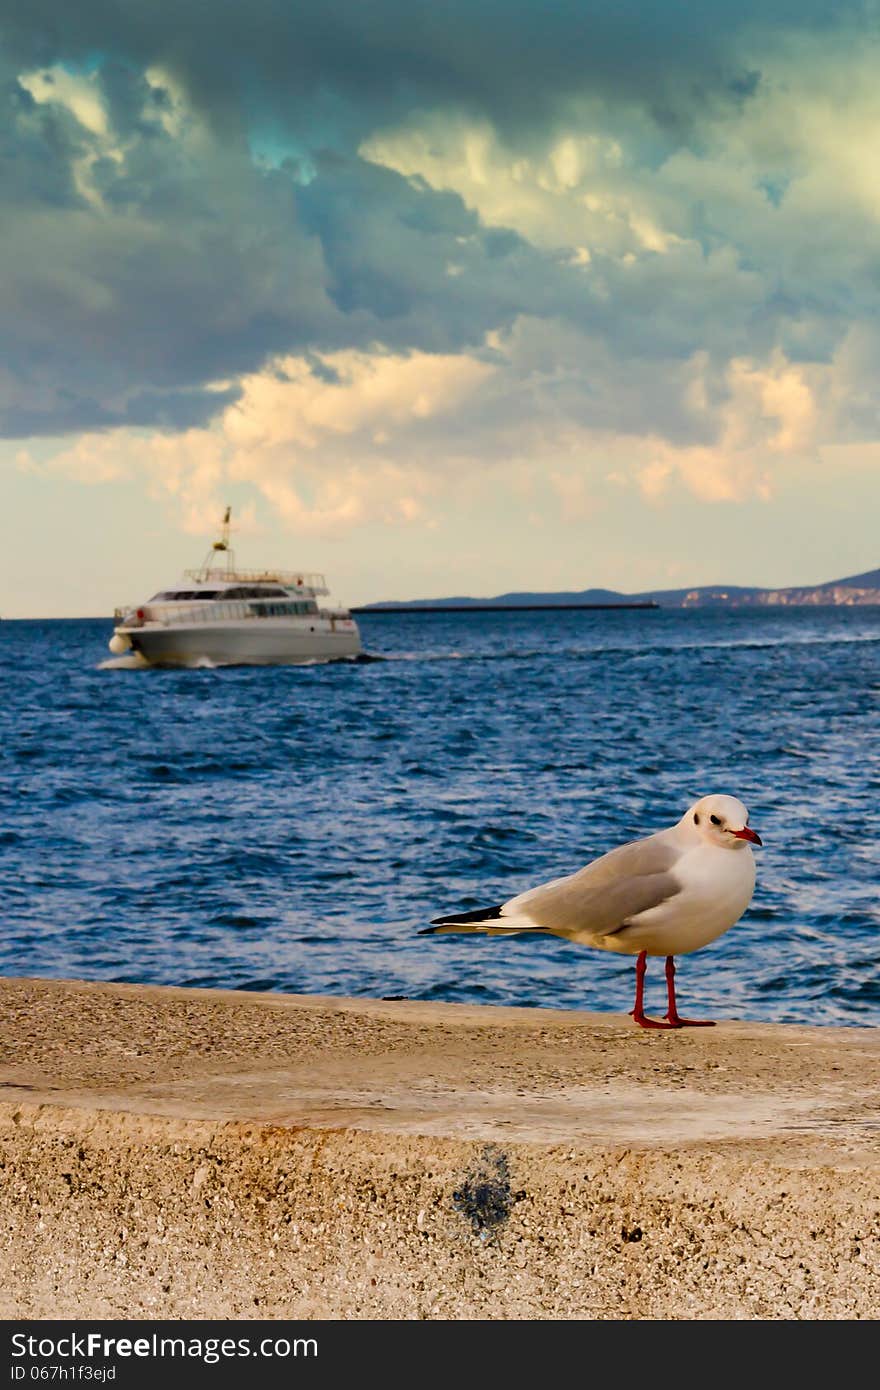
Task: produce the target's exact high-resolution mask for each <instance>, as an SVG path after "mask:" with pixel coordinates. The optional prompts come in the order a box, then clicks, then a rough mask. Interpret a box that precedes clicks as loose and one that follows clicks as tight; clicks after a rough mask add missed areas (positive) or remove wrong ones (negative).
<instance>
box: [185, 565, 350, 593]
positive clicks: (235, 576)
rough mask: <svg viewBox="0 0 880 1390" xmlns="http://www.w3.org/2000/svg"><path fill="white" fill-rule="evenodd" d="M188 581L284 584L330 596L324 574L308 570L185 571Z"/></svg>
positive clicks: (203, 569)
mask: <svg viewBox="0 0 880 1390" xmlns="http://www.w3.org/2000/svg"><path fill="white" fill-rule="evenodd" d="M184 574H185V575H186V577H187V579H194V580H195V581H196V583H197V584H217V583H222V584H230V583H234V584H283V585H284V587H285V588H286V589H311V590H312V592H313V593H316V594H329V592H330V590H329V589H328V588H327V580H326V578H325V577H324V575H323V574H317V573H315V572H314V571H313V572H312V573H309V572H308V571H307V570H240V569H220V568H218V569H209V568H208V567H203V568H202V569H197V570H184Z"/></svg>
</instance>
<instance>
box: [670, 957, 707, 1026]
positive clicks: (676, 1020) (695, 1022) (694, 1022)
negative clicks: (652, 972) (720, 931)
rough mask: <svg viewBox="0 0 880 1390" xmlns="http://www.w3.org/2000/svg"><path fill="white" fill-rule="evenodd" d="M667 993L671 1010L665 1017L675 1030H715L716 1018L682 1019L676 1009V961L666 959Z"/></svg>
mask: <svg viewBox="0 0 880 1390" xmlns="http://www.w3.org/2000/svg"><path fill="white" fill-rule="evenodd" d="M666 991H667V993H668V995H669V1008H668V1009H667V1011H666V1014H665V1017H666V1018H668V1019H669V1022H670V1023H671V1024H672V1025H673V1027H675V1028H714V1027H715V1020H714V1018H680V1017H679V1013H678V1009H677V1008H676V1007H675V961H674V960H673V958H672V956H667V957H666Z"/></svg>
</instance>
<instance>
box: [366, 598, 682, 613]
mask: <svg viewBox="0 0 880 1390" xmlns="http://www.w3.org/2000/svg"><path fill="white" fill-rule="evenodd" d="M659 607H660V604H659V603H654V602H652V601H648V602H645V603H630V602H629V600H625V601H623V602H620V603H549V602H548V603H503V602H501V601H500V600H495V599H488V600H486V602H484V603H481V602H479V600H476V599H475V600H474V601H473V602H472V603H463V602H461V601H459V602H456V601H455V600H454V599H453V600H450V602H448V603H442V602H441V603H430V602H427V601H426V602H424V603H422V602H416V603H411V604H408V603H377V604H367V605H366V607H364V608H352V609H351V610H350V612H352V613H569V612H571V610H572V609H574V610H575V611H576V612H578V613H583V612H590V613H595V612H596V611H597V610H600V611H605V610H607V609H609V608H625V609H627V610H630V609H633V608H641V609H645V608H659Z"/></svg>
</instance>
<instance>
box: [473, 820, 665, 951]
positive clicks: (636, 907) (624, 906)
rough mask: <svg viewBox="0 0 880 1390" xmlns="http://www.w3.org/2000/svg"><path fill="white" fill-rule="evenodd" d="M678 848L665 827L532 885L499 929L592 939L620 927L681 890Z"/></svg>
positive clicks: (505, 911)
mask: <svg viewBox="0 0 880 1390" xmlns="http://www.w3.org/2000/svg"><path fill="white" fill-rule="evenodd" d="M679 858H680V851H679V850H678V848H677V847H676V846H675V845H673V844H670V842H669V839H668V837H667V836H666V835H665V834H664V832H663V831H661V832H660V833H659V834H657V835H651V836H649V838H648V839H646V840H636V841H634V842H633V843H632V844H628V845H621V846H620V847H619V848H618V849H613V850H611V851H610V853H609V854H603V855H602V857H601V859H596V860H594V861H593V863H592V864H587V865H586V867H585V868H583V869H580V870H579V871H578V872H577V873H575V874H569V875H568V877H566V878H558V879H556V880H554V882H552V883H545V884H542V885H541V886H540V887H539V888H531V889H529V891H528V892H526V893H520V894H519V896H518V897H516V898H511V899H510V901H509V902H507V903H505V904H504V906H503V907H502V908H501V912H500V920H498V921H497V922H496V929H497V928H500V929H502V930H504V929H505V928H506V929H507V930H508V931H510V930H517V926H515V923H520V922H521V923H522V925H521V926H519V927H518V930H520V931H528V930H529V929H530V927H531V930H533V931H545V932H552V933H553V935H554V936H565V937H568V938H569V939H571V940H575V941H578V940H592V939H595V938H596V937H602V936H610V935H612V934H613V933H614V932H616V931H619V930H620V928H621V927H623V926H625V925H626V924H627V923H628V922H629V921H630V920H631V919H632V918H633V917H636V916H637V915H638V914H639V913H640V912H647V910H648V909H649V908H651V907H658V906H659V905H660V903H664V902H667V901H668V899H669V898H672V897H674V896H675V894H676V893H680V892H681V884H680V883H679V880H678V879H677V878H676V876H675V872H674V870H675V865H676V863H677V862H678V859H679Z"/></svg>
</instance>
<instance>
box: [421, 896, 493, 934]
mask: <svg viewBox="0 0 880 1390" xmlns="http://www.w3.org/2000/svg"><path fill="white" fill-rule="evenodd" d="M503 906H504V904H503V903H498V904H497V905H496V906H495V907H478V908H475V909H474V911H473V912H450V914H449V916H448V917H432V918H431V926H430V927H426V928H425V930H424V931H423V932H419V936H427V935H429V934H430V932H431V931H432V929H433V928H434V927H466V926H467V925H468V923H469V922H494V921H495V919H496V917H500V916H501V909H502V907H503Z"/></svg>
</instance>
